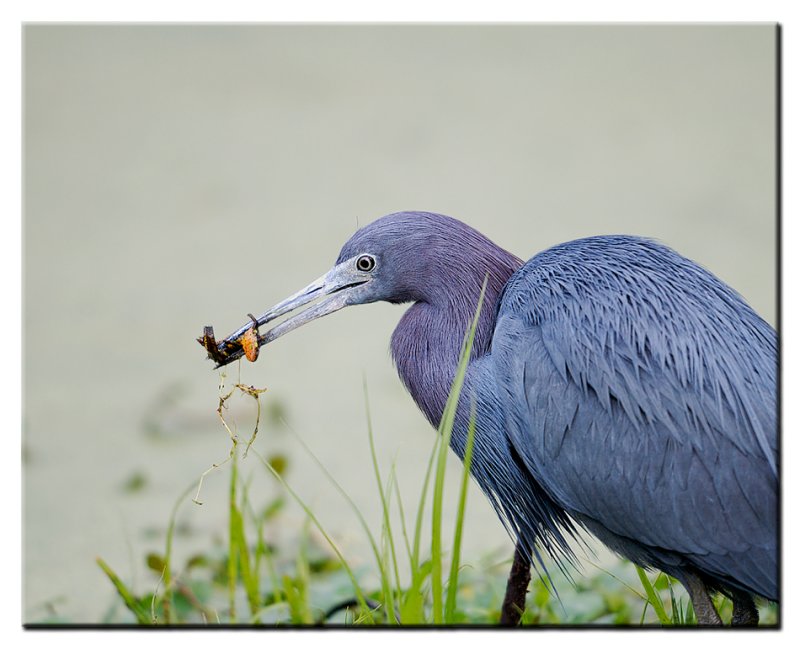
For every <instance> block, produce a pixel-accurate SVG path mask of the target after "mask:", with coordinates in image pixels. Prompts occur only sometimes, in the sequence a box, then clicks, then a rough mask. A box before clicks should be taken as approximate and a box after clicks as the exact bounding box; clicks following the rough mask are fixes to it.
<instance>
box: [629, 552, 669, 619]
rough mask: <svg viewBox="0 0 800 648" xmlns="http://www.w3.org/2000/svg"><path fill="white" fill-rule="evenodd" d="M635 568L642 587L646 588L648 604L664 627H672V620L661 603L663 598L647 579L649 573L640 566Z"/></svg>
mask: <svg viewBox="0 0 800 648" xmlns="http://www.w3.org/2000/svg"><path fill="white" fill-rule="evenodd" d="M634 567H636V573H637V574H638V575H639V580H640V581H641V582H642V587H644V591H645V594H646V595H647V602H648V603H649V604H650V605H652V606H653V610H655V613H656V616H657V617H658V620H659V621H660V622H661V624H662V625H672V620H671V619H670V618H669V615H668V614H667V611H666V610H665V609H664V603H663V602H662V601H661V597H660V596H659V595H658V594H657V593H656V591H655V589H653V585H652V584H651V583H650V579H649V578H648V577H647V572H645V570H644V569H642V568H641V567H639V565H634Z"/></svg>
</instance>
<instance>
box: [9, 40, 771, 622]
mask: <svg viewBox="0 0 800 648" xmlns="http://www.w3.org/2000/svg"><path fill="white" fill-rule="evenodd" d="M24 75H25V194H24V195H25V221H24V228H25V229H24V254H25V256H24V299H25V309H24V330H25V351H24V353H25V355H24V418H23V421H24V444H25V449H26V452H27V455H28V460H27V462H26V463H25V465H24V489H25V490H24V516H25V517H24V532H25V536H24V547H25V556H24V581H25V596H24V606H23V609H24V619H25V620H26V621H36V620H38V619H40V618H42V617H43V615H44V612H43V608H42V605H43V604H44V603H45V602H46V601H52V600H57V602H56V610H57V611H58V613H59V614H60V615H61V616H63V617H66V618H68V619H70V620H73V621H83V622H94V621H99V620H100V618H101V616H102V614H103V612H104V610H105V609H106V608H107V606H108V604H109V602H110V600H111V588H110V585H109V584H108V583H107V581H106V580H105V577H104V576H103V575H102V574H101V573H100V571H99V570H98V569H97V568H96V567H95V565H94V562H93V561H94V557H95V556H96V555H102V556H103V557H104V558H105V559H106V560H107V561H108V562H109V563H111V564H112V565H114V566H115V567H116V568H117V569H118V570H119V572H120V574H121V575H122V576H123V577H126V578H128V577H131V576H132V575H133V576H135V577H136V579H137V583H138V584H143V583H144V582H145V580H144V579H145V574H144V572H145V569H144V567H143V565H142V564H141V556H142V555H143V553H144V552H145V551H146V550H150V549H160V548H161V546H162V541H161V539H160V538H156V539H151V538H150V537H149V536H148V535H147V534H146V533H145V532H144V530H145V529H146V528H148V527H158V526H162V525H164V524H165V523H166V521H167V517H168V515H169V511H170V509H171V507H172V504H173V502H174V500H175V498H176V497H177V496H178V495H179V493H180V492H181V491H182V490H183V489H184V488H185V487H186V486H188V485H189V484H190V483H191V482H192V480H195V479H197V477H198V476H199V474H200V473H201V472H202V471H203V470H205V468H206V467H208V465H210V463H211V462H213V461H218V460H220V459H222V458H224V456H225V455H226V454H227V448H228V442H227V437H226V435H225V432H224V430H222V428H221V427H220V426H219V425H218V422H217V419H216V414H215V412H214V410H215V408H216V404H217V402H216V391H217V384H218V378H217V375H216V374H215V373H213V372H212V371H211V370H210V364H209V363H206V362H204V361H203V352H202V350H201V349H200V347H199V346H198V345H197V344H196V343H195V342H194V337H195V336H197V335H199V334H200V333H201V331H202V326H203V325H204V324H214V326H215V327H216V330H217V332H218V334H225V333H227V332H229V331H230V330H231V329H233V328H235V327H237V326H239V325H240V324H242V323H243V322H244V321H245V314H246V313H247V312H261V311H262V310H263V309H264V308H265V307H267V306H268V305H270V304H272V303H274V302H276V301H278V300H279V299H281V298H283V297H284V296H286V295H288V294H289V293H291V292H294V291H295V290H296V289H298V288H300V287H301V286H303V285H305V284H306V283H308V282H309V281H310V280H311V279H313V278H315V277H317V276H318V275H320V274H322V273H323V272H324V271H325V270H327V268H328V267H329V265H330V264H331V263H332V262H333V261H334V260H335V258H336V256H337V253H338V250H339V247H340V246H341V244H342V243H343V242H344V240H346V239H347V237H348V236H349V235H350V234H351V233H352V232H353V231H354V229H355V228H356V226H357V223H360V224H365V223H367V222H369V221H371V220H373V219H374V218H376V217H378V216H380V215H382V214H384V213H388V212H392V211H397V210H401V209H427V210H431V211H439V212H443V213H447V214H450V215H452V216H455V217H458V218H460V219H462V220H464V221H466V222H468V223H470V224H471V225H473V226H475V227H476V228H478V229H480V230H481V231H483V232H484V233H485V234H487V235H488V236H489V237H490V238H492V239H494V240H495V241H496V242H498V243H499V244H501V245H503V246H504V247H506V248H508V249H509V250H511V251H513V252H514V253H516V254H517V255H519V256H521V257H523V258H528V257H530V256H532V255H533V254H534V253H535V252H537V251H539V250H541V249H543V248H545V247H547V246H549V245H551V244H554V243H558V242H561V241H564V240H568V239H571V238H576V237H579V236H584V235H589V234H599V233H620V232H624V233H635V234H643V235H647V236H651V237H655V238H658V239H661V240H662V241H664V242H665V243H667V244H669V245H671V246H673V247H674V248H676V249H677V250H679V251H680V252H682V253H684V254H686V255H687V256H689V257H691V258H693V259H695V260H697V261H699V262H700V263H702V264H703V265H705V266H706V267H707V268H709V269H711V270H712V271H713V272H715V273H716V274H717V275H718V276H720V277H721V278H722V279H723V280H725V281H727V282H728V283H730V284H731V285H732V286H733V287H734V288H736V289H737V290H738V291H739V292H741V293H742V294H743V295H744V296H745V298H746V299H747V300H748V301H749V302H750V303H751V304H752V305H753V306H754V307H755V309H756V310H757V311H758V312H760V313H761V314H762V315H763V316H764V317H765V318H766V319H768V320H769V321H770V322H772V323H774V320H775V249H774V248H775V219H774V210H775V201H774V187H775V165H774V160H775V150H774V128H775V119H774V116H775V103H774V34H773V31H772V30H771V29H770V28H768V27H763V26H762V27H718V28H711V27H683V28H676V27H660V28H643V27H627V28H619V27H603V28H599V27H530V26H528V27H524V26H514V27H502V26H493V27H425V26H417V27H389V26H383V27H225V28H219V27H217V28H214V27H190V28H176V27H29V28H27V29H26V30H25V71H24ZM401 313H402V308H400V307H393V306H390V305H387V304H379V305H373V306H370V307H369V308H366V307H365V308H356V309H350V310H348V311H344V312H342V313H338V314H336V315H335V316H332V317H330V318H327V319H325V320H323V321H320V322H316V323H314V324H313V325H310V326H309V327H306V328H304V329H302V330H300V331H297V332H295V333H293V334H292V335H290V336H288V337H287V338H285V339H282V340H281V341H280V342H279V343H276V344H275V345H274V347H270V348H268V349H265V350H264V351H263V352H262V357H261V358H260V359H259V361H258V363H257V364H255V365H249V364H248V365H246V366H244V367H243V368H242V378H243V380H244V381H245V382H248V383H252V384H255V385H257V386H268V387H269V389H270V391H269V392H268V394H267V398H268V399H269V398H272V399H277V400H280V401H281V402H282V403H284V404H285V406H286V408H287V411H288V418H289V422H290V423H291V425H292V426H293V428H294V429H295V430H297V431H298V432H299V433H300V434H301V435H302V436H303V438H304V439H305V440H306V441H307V443H308V444H309V445H310V446H311V447H312V448H313V449H314V451H315V453H316V454H317V455H318V456H319V457H320V459H321V460H322V461H323V462H324V463H325V465H326V466H327V467H328V469H329V470H330V471H331V472H332V473H333V474H334V475H335V476H336V478H337V479H338V480H339V482H340V483H341V484H342V486H343V487H344V488H345V489H346V490H347V491H348V492H349V493H351V494H352V495H353V497H354V499H355V500H356V501H357V503H358V504H359V506H360V507H361V508H362V510H364V511H365V512H366V513H367V516H368V518H369V519H370V520H371V521H373V522H374V528H376V529H377V528H378V526H379V520H380V518H379V510H378V506H379V500H378V496H377V493H376V492H375V490H374V488H373V477H372V472H371V466H370V464H369V455H368V449H367V447H366V427H365V424H364V404H363V400H364V399H363V393H362V376H366V378H367V381H368V383H369V388H370V396H371V405H372V411H373V418H374V424H375V429H376V436H377V443H378V447H379V451H380V459H381V461H382V463H383V465H384V466H385V469H386V470H388V466H389V464H390V463H391V461H392V460H393V459H395V458H396V462H397V471H398V474H399V477H400V480H401V485H402V486H403V487H404V489H405V491H406V492H408V493H409V496H408V497H407V498H406V499H407V502H409V503H410V502H414V501H415V500H416V493H417V492H418V489H419V487H420V483H419V480H420V475H421V473H422V469H423V467H424V462H425V459H426V458H427V456H428V451H429V449H430V446H431V443H432V441H433V437H432V433H431V431H430V430H429V429H428V428H427V425H426V424H425V422H424V420H423V418H422V416H421V415H420V414H419V413H418V412H417V410H416V407H415V406H414V404H413V403H412V402H411V400H410V398H409V397H408V396H407V395H406V394H405V393H404V391H403V389H402V387H401V385H400V383H399V380H398V379H397V377H396V375H395V374H394V370H393V368H392V366H391V362H390V360H389V356H388V352H387V349H388V340H389V335H390V333H391V330H392V328H393V326H394V325H395V324H396V322H397V320H398V319H399V317H400V315H401ZM174 385H179V386H180V387H181V388H182V389H183V390H184V392H185V395H184V396H183V397H182V398H181V399H180V400H179V401H178V403H177V405H176V406H175V407H174V408H173V409H171V410H170V411H169V412H168V413H167V414H165V415H164V416H163V417H162V419H161V426H162V429H163V432H164V434H163V437H162V438H160V439H159V440H157V441H153V440H152V439H150V438H148V437H147V435H146V434H145V426H144V424H143V421H144V420H145V419H146V417H147V413H148V411H150V410H152V408H153V407H154V405H155V404H156V403H157V402H158V401H159V399H160V398H162V396H163V395H164V394H165V392H168V391H169V390H170V389H171V386H174ZM247 405H248V403H247V402H246V401H240V403H239V406H240V411H241V412H242V415H241V417H240V420H241V421H242V425H243V426H249V425H250V423H249V420H250V419H248V418H247V416H246V414H247V413H248V411H249V410H247V409H246V406H247ZM257 447H258V448H259V449H260V450H261V451H262V452H265V453H268V452H269V451H270V449H271V448H273V447H277V448H285V449H288V450H289V451H291V452H292V453H293V454H292V470H291V472H290V473H289V479H290V481H291V482H292V483H293V484H294V485H295V486H296V488H297V489H298V490H299V491H300V492H301V493H302V494H303V495H304V496H305V497H306V498H307V499H308V500H309V501H310V502H311V503H312V504H313V505H314V507H315V509H316V510H318V511H320V512H321V516H322V518H323V520H324V521H325V523H326V525H327V527H328V528H329V529H330V530H331V531H332V532H334V534H335V535H336V537H337V538H340V539H341V540H342V542H343V545H344V547H345V548H346V550H347V552H348V555H349V556H351V557H353V558H354V560H358V559H359V555H360V554H361V550H362V549H363V542H364V539H363V537H362V535H361V533H360V531H358V530H357V529H356V526H355V521H354V518H353V517H352V515H350V514H349V513H346V512H345V509H344V508H343V506H342V504H341V501H340V499H339V498H338V497H337V496H336V495H335V494H334V493H333V492H332V489H331V488H330V487H329V486H328V485H327V484H326V483H325V482H324V481H323V479H322V477H321V476H320V475H319V472H318V470H317V469H316V468H315V467H313V465H312V464H311V463H310V462H309V461H308V460H307V459H305V458H303V456H302V455H301V454H300V453H296V452H295V450H296V447H297V446H296V444H295V443H293V442H292V440H291V437H290V436H289V435H287V434H286V433H283V432H280V431H278V430H275V429H271V428H269V427H267V428H264V429H262V431H261V433H260V437H259V441H258V443H257ZM250 461H251V459H248V460H247V462H245V464H244V468H245V469H246V470H247V469H248V462H250ZM451 466H452V467H453V469H454V470H451V477H455V472H456V471H455V468H456V467H457V464H456V462H453V463H452V464H451ZM250 467H251V469H253V470H255V469H257V468H258V467H257V465H256V464H255V462H254V461H253V463H252V464H251V466H250ZM134 472H142V473H144V474H145V475H146V477H147V479H148V483H147V486H146V488H145V489H144V491H143V492H141V493H139V494H135V495H126V494H125V493H123V492H122V490H121V484H122V483H123V482H124V480H125V479H126V478H127V477H129V476H130V475H131V474H133V473H134ZM226 482H227V475H226V474H216V475H212V476H210V477H209V478H208V479H207V482H206V485H205V487H204V491H203V499H204V501H205V505H204V506H203V507H193V506H192V505H188V506H186V507H185V508H184V509H183V516H184V519H185V520H186V521H188V522H189V523H190V524H191V525H192V527H193V528H194V529H195V531H196V534H195V536H194V537H193V538H192V539H187V540H182V541H181V543H179V546H178V547H177V548H176V550H177V551H178V554H179V555H186V554H187V553H188V552H189V551H190V549H191V547H192V543H195V544H194V546H195V547H205V546H207V544H208V542H209V534H210V533H211V532H213V531H214V530H215V529H220V530H221V529H222V528H223V527H224V519H225V514H226V509H225V506H224V498H225V493H226ZM256 483H263V486H262V488H263V489H264V495H263V496H264V498H265V499H266V497H267V496H271V495H272V494H273V492H274V489H273V487H272V486H271V485H270V482H269V481H268V480H267V479H263V480H261V481H257V482H256ZM452 492H453V491H451V493H452ZM292 516H293V517H291V516H290V519H292V520H295V521H296V520H299V514H297V513H296V512H295V513H292ZM467 524H468V526H467V529H466V539H465V544H466V546H465V553H464V557H465V560H470V559H471V557H472V559H473V560H474V557H476V556H480V555H483V554H484V553H485V552H487V551H488V550H490V549H494V548H496V547H498V546H501V547H502V546H507V547H508V549H509V555H510V546H511V545H510V542H509V541H508V539H507V538H506V536H505V533H504V531H503V530H502V527H501V525H500V523H499V522H498V521H497V520H496V518H495V516H494V513H493V512H492V511H491V509H490V508H489V506H488V504H487V503H486V502H485V501H484V500H483V498H482V497H481V495H480V493H479V492H478V491H477V490H475V491H473V494H472V496H471V500H470V503H469V516H468V522H467ZM292 533H293V530H292V529H287V530H286V538H285V539H288V538H291V534H292Z"/></svg>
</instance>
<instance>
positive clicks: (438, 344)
mask: <svg viewBox="0 0 800 648" xmlns="http://www.w3.org/2000/svg"><path fill="white" fill-rule="evenodd" d="M521 265H522V262H521V261H520V260H519V259H518V258H517V257H515V256H514V255H513V254H511V253H509V252H506V251H505V250H502V249H501V248H497V247H495V248H494V249H493V250H492V254H491V256H489V257H488V258H487V259H486V260H485V262H484V263H479V264H475V265H473V266H470V267H468V268H460V269H459V271H458V276H456V277H453V278H452V282H450V284H449V285H452V286H458V287H459V289H458V290H453V291H441V292H437V293H435V294H434V295H431V296H429V297H428V298H427V299H426V300H425V301H418V302H416V303H415V304H414V305H413V306H411V308H409V309H408V311H406V313H405V315H403V318H402V319H401V320H400V323H399V324H398V326H397V328H396V329H395V331H394V334H393V335H392V343H391V350H392V357H393V358H394V362H395V365H396V366H397V371H398V373H399V374H400V378H401V380H402V381H403V383H404V384H405V386H406V388H407V389H408V391H409V392H410V394H411V396H412V398H413V399H414V401H415V402H416V403H417V405H418V406H419V408H420V409H421V410H422V412H423V414H425V417H426V418H427V419H428V421H430V423H431V424H432V425H434V426H438V425H439V420H440V419H441V416H442V412H443V411H444V406H445V403H446V402H447V397H448V394H449V393H450V387H451V385H452V381H453V378H454V376H455V372H456V368H457V366H458V359H459V355H460V353H461V345H462V342H463V340H464V335H465V333H466V332H467V331H468V330H469V327H470V325H471V324H472V319H473V318H474V316H475V310H476V308H477V305H478V299H479V295H480V290H481V287H482V285H483V281H484V278H485V277H486V276H487V275H488V281H487V285H486V293H485V296H484V302H483V306H482V308H481V312H480V316H479V319H478V326H477V329H476V332H475V340H474V342H473V346H472V352H471V356H470V362H474V361H475V360H476V359H477V358H480V357H481V356H483V355H485V354H486V353H487V352H488V351H489V349H490V347H491V341H492V334H493V332H494V326H495V321H496V316H497V307H498V302H499V299H500V294H501V293H502V290H503V288H504V286H505V284H506V282H507V281H508V279H509V278H510V277H511V275H512V274H513V273H514V272H516V270H517V269H519V267H520V266H521Z"/></svg>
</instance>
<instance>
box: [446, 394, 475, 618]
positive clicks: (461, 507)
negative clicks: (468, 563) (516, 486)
mask: <svg viewBox="0 0 800 648" xmlns="http://www.w3.org/2000/svg"><path fill="white" fill-rule="evenodd" d="M475 418H476V412H475V404H474V403H473V404H472V411H471V413H470V417H469V429H468V431H467V445H466V448H465V450H464V469H463V471H462V473H461V489H460V492H459V496H458V510H457V513H456V528H455V533H454V538H453V552H452V558H451V561H450V578H449V580H448V583H447V601H446V602H445V608H444V620H445V623H455V621H456V618H455V612H456V593H457V592H458V570H459V564H460V561H461V534H462V532H463V528H464V512H465V510H466V503H467V489H468V486H469V475H470V472H469V471H470V467H471V466H472V450H473V447H474V445H475Z"/></svg>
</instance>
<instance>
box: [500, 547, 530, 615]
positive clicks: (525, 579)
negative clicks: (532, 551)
mask: <svg viewBox="0 0 800 648" xmlns="http://www.w3.org/2000/svg"><path fill="white" fill-rule="evenodd" d="M530 582H531V561H530V558H529V557H528V554H527V553H526V552H525V550H524V549H523V548H522V545H520V544H519V543H517V547H516V549H515V550H514V562H513V563H512V565H511V572H510V573H509V574H508V582H507V584H506V595H505V598H504V599H503V607H502V609H501V610H500V624H501V625H505V626H516V625H519V622H520V619H521V618H522V613H523V612H524V611H525V595H526V594H527V593H528V584H529V583H530Z"/></svg>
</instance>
